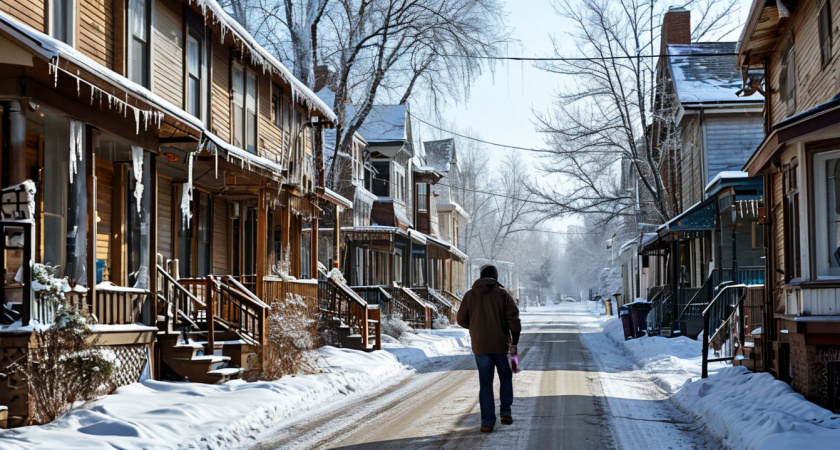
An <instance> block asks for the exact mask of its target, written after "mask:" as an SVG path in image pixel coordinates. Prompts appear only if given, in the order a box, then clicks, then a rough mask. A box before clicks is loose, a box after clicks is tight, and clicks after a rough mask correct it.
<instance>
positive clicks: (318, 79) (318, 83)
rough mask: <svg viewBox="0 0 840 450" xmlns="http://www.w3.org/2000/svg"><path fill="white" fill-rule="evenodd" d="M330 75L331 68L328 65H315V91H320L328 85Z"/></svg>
mask: <svg viewBox="0 0 840 450" xmlns="http://www.w3.org/2000/svg"><path fill="white" fill-rule="evenodd" d="M329 77H330V69H329V67H327V66H316V67H315V89H313V91H315V92H318V91H320V90H321V89H323V88H324V86H326V85H327V81H328V80H329Z"/></svg>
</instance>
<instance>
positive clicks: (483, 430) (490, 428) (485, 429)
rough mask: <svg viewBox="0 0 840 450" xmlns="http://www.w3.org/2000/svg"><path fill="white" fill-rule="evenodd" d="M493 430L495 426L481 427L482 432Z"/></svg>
mask: <svg viewBox="0 0 840 450" xmlns="http://www.w3.org/2000/svg"><path fill="white" fill-rule="evenodd" d="M491 431H493V427H481V432H482V433H489V432H491Z"/></svg>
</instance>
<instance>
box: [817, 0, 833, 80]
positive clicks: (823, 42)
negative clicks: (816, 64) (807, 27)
mask: <svg viewBox="0 0 840 450" xmlns="http://www.w3.org/2000/svg"><path fill="white" fill-rule="evenodd" d="M815 2H816V4H817V26H818V28H819V30H818V32H817V33H818V34H817V36H818V39H819V41H820V59H821V62H822V67H823V68H824V67H825V66H826V65H828V63H829V62H830V61H831V57H832V52H831V45H832V41H833V36H832V35H833V33H832V30H831V25H832V21H831V0H815Z"/></svg>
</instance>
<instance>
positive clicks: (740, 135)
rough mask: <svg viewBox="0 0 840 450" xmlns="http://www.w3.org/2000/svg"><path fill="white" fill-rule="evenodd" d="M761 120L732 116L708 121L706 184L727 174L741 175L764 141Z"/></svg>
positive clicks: (755, 117)
mask: <svg viewBox="0 0 840 450" xmlns="http://www.w3.org/2000/svg"><path fill="white" fill-rule="evenodd" d="M761 123H762V121H761V117H759V116H743V115H741V116H730V117H714V118H707V119H706V123H705V125H706V149H707V153H708V164H709V166H708V167H709V173H708V176H707V177H706V183H708V182H709V181H711V180H712V178H714V177H715V176H716V175H717V174H719V173H720V172H723V171H726V170H735V171H739V170H741V168H743V167H744V164H745V163H746V162H747V160H748V159H749V158H750V156H751V155H752V154H753V152H754V151H755V149H756V148H758V146H759V144H761V141H762V140H763V139H764V131H763V128H762V124H761Z"/></svg>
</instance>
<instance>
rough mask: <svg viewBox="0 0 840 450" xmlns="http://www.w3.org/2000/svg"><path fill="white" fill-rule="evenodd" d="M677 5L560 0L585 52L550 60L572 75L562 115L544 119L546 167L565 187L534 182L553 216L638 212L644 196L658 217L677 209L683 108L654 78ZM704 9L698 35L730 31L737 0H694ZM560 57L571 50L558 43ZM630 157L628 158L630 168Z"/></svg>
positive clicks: (561, 99) (560, 102)
mask: <svg viewBox="0 0 840 450" xmlns="http://www.w3.org/2000/svg"><path fill="white" fill-rule="evenodd" d="M671 5H672V3H671V2H661V1H655V0H654V1H650V0H644V1H642V0H618V1H607V0H583V1H580V2H579V1H574V2H573V1H568V0H557V1H556V2H555V4H554V6H555V9H556V11H557V12H558V14H559V15H560V16H562V17H563V18H565V19H567V20H569V21H570V22H572V23H573V29H572V31H570V32H569V34H570V35H571V37H572V38H573V40H574V42H575V43H576V45H577V48H578V53H579V56H581V57H583V58H576V59H565V60H561V61H557V62H552V63H548V64H543V65H542V66H541V67H542V68H543V69H545V70H547V71H550V72H553V73H556V74H560V75H564V76H568V77H571V78H572V79H574V85H573V86H572V87H570V88H568V89H565V90H563V91H562V92H559V93H558V94H557V108H556V109H555V111H554V112H552V113H548V114H542V115H539V116H538V122H539V126H540V129H541V131H543V132H545V133H546V136H547V138H546V143H547V147H548V148H547V149H546V150H544V151H542V152H541V156H542V157H543V158H544V159H543V163H542V164H541V167H540V168H541V170H542V171H543V172H544V173H546V174H549V175H555V176H557V177H558V180H559V181H560V182H559V183H556V184H554V185H548V184H546V183H543V184H536V183H533V184H531V185H529V189H530V191H531V192H532V193H533V194H534V195H535V196H536V197H537V198H539V201H540V202H541V206H540V211H541V212H543V213H544V214H545V216H546V217H548V218H550V217H560V216H565V215H568V214H585V215H595V216H597V217H598V218H600V220H602V221H605V222H608V221H610V220H612V219H613V218H615V217H618V216H623V215H633V214H635V213H636V211H635V209H636V208H634V206H636V205H637V200H639V201H641V202H643V203H644V202H646V203H647V204H645V205H642V206H643V207H646V208H649V209H650V210H651V211H652V212H653V213H654V214H655V215H656V216H658V217H659V218H660V219H665V218H668V217H671V216H672V215H673V214H674V213H675V212H677V211H674V208H673V203H674V202H673V198H670V197H669V193H668V192H667V186H668V183H667V182H666V180H664V179H663V176H662V173H663V170H662V169H663V166H664V165H667V164H668V163H669V161H668V158H669V157H670V156H673V154H674V151H673V149H674V148H675V146H679V145H680V143H679V134H678V130H677V128H676V114H677V107H678V105H677V104H676V103H675V101H674V98H673V95H672V93H670V92H668V91H667V89H665V87H666V86H667V85H669V83H666V82H665V80H659V79H657V78H656V74H657V71H656V64H657V61H658V60H659V58H654V57H651V55H654V56H655V55H657V54H658V53H659V41H658V39H659V35H660V30H659V28H660V24H661V19H662V15H663V14H664V13H665V12H667V11H668V8H669V7H670V6H671ZM680 6H685V7H691V8H694V9H695V10H699V11H700V22H699V23H698V24H695V26H694V30H695V33H694V35H693V39H695V40H696V39H700V38H702V37H703V36H706V35H710V34H716V33H720V32H723V31H726V27H727V26H729V24H731V23H732V19H731V17H732V15H733V11H735V9H736V8H737V5H736V3H735V2H715V1H712V0H703V1H689V2H687V3H685V2H684V3H681V4H680ZM555 53H556V55H557V56H558V57H560V56H568V50H567V47H561V46H560V45H559V44H558V43H557V42H555ZM622 162H627V163H629V165H628V164H625V165H622V164H621V163H622ZM622 168H624V170H625V171H626V170H627V169H632V172H633V174H634V176H635V177H636V180H637V182H638V189H628V186H627V185H626V183H625V184H622V182H621V175H624V174H622V173H620V172H621V170H622Z"/></svg>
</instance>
